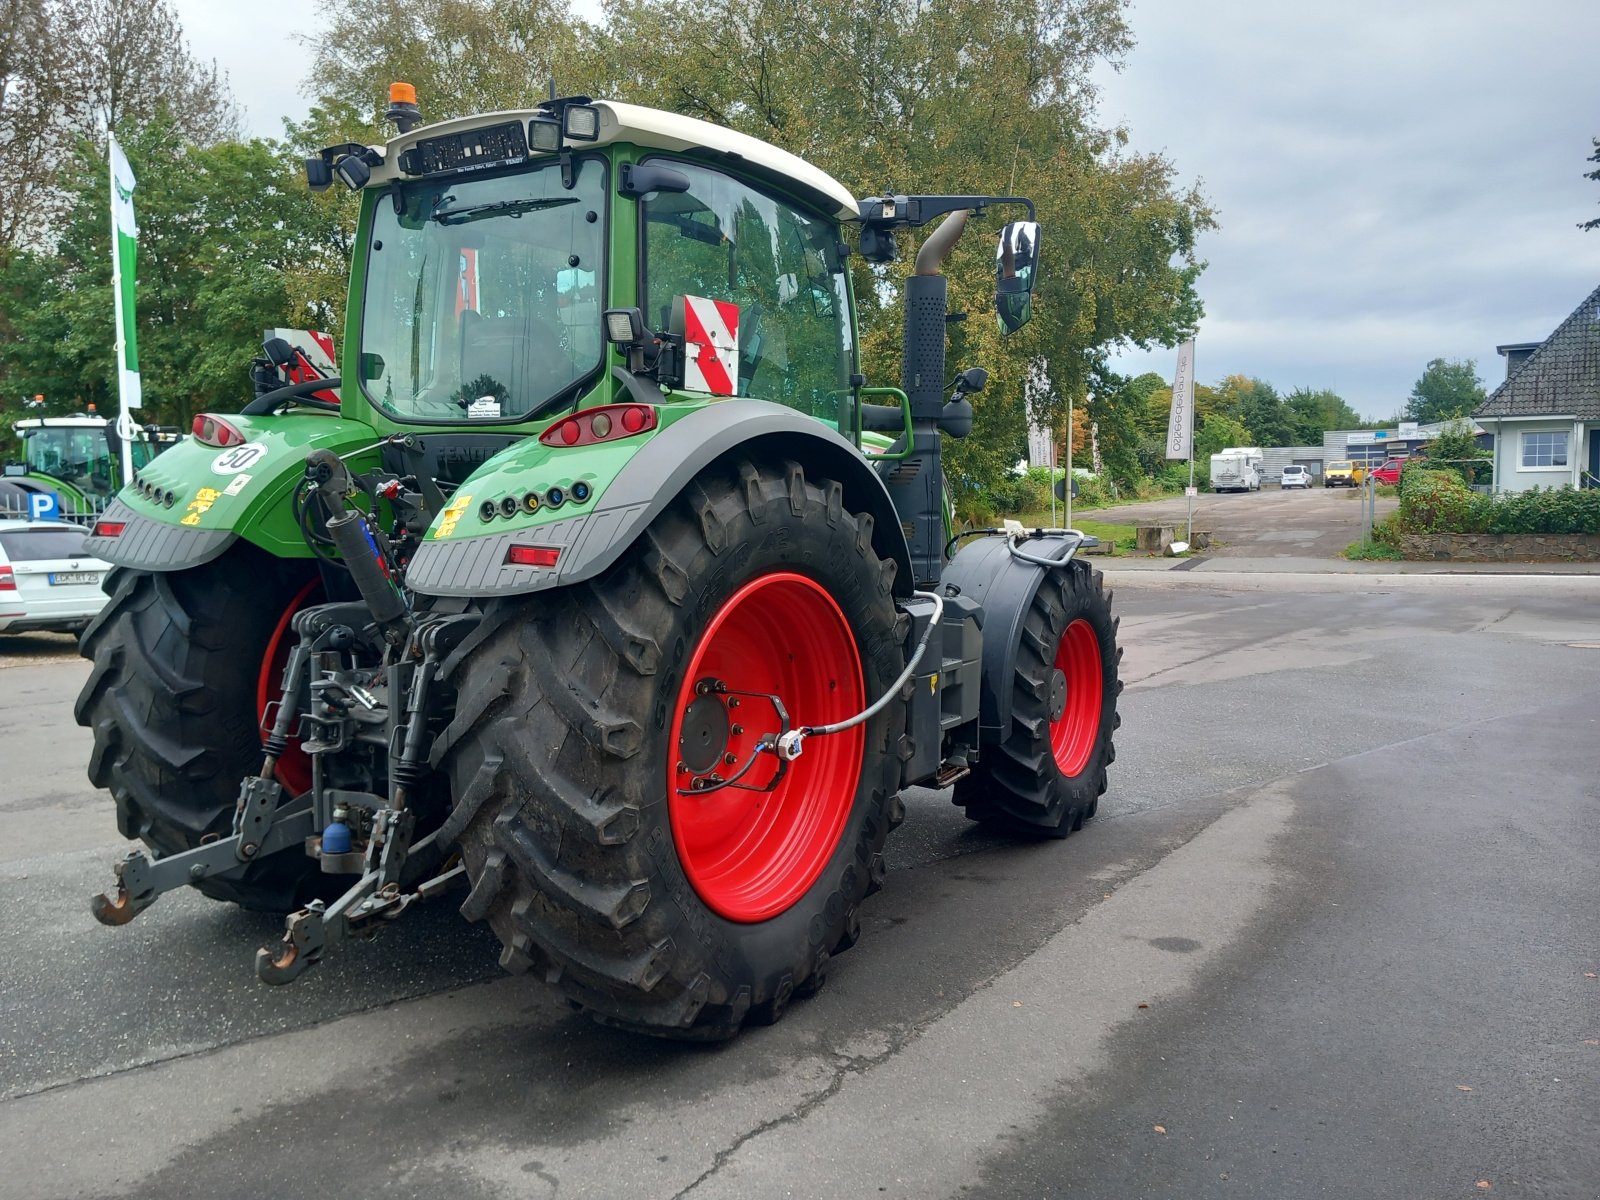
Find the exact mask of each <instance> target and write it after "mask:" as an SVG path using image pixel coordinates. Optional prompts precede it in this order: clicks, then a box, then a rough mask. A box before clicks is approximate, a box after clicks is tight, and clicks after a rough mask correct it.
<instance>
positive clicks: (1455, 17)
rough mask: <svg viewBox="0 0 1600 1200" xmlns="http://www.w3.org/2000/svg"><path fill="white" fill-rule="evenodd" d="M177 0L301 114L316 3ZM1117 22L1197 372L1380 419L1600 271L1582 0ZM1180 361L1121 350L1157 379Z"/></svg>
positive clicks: (267, 125)
mask: <svg viewBox="0 0 1600 1200" xmlns="http://www.w3.org/2000/svg"><path fill="white" fill-rule="evenodd" d="M176 7H177V9H178V12H179V14H180V16H181V17H182V18H183V22H184V26H185V29H186V30H187V32H188V35H189V38H190V41H191V43H192V45H193V46H194V49H195V50H196V52H197V53H198V54H199V55H201V56H203V57H206V58H213V57H214V58H215V59H217V61H218V62H219V63H220V64H221V65H222V66H223V68H224V69H225V70H227V72H228V73H229V76H230V77H231V80H232V83H233V87H234V91H235V93H236V94H237V95H238V97H239V99H240V101H241V102H242V103H243V104H244V105H245V106H246V108H247V110H248V118H249V126H250V129H251V131H252V132H254V133H259V134H263V135H278V134H279V133H281V129H282V127H281V122H280V118H281V116H283V115H284V114H299V113H302V112H303V111H304V109H305V107H306V100H305V98H304V97H303V96H302V95H301V94H300V92H299V90H298V89H299V84H300V77H301V74H302V68H301V67H300V65H299V64H301V63H303V62H304V59H305V53H304V51H303V50H302V49H300V48H299V47H298V46H296V45H295V44H294V43H293V42H292V41H291V40H290V34H291V33H292V32H295V31H304V32H311V31H314V30H315V28H316V12H317V5H316V4H315V3H314V2H313V0H278V2H277V3H274V4H272V5H271V6H270V8H269V9H268V10H262V9H261V7H260V6H259V4H249V5H246V4H243V3H239V2H238V0H176ZM579 7H580V11H581V10H583V9H587V8H589V7H590V5H588V4H580V5H579ZM263 11H266V12H269V13H270V18H268V19H267V20H263V17H262V14H263ZM1129 20H1130V22H1131V24H1132V27H1133V32H1134V36H1135V38H1136V40H1137V45H1136V47H1135V48H1134V50H1133V52H1132V54H1131V55H1130V56H1129V58H1128V61H1127V63H1126V65H1125V67H1124V69H1123V70H1122V71H1121V72H1120V73H1117V72H1112V71H1110V70H1106V71H1102V72H1100V74H1099V82H1100V84H1101V87H1102V94H1101V113H1102V117H1103V119H1104V120H1105V121H1106V122H1107V123H1113V122H1122V123H1124V124H1126V125H1127V126H1128V128H1129V130H1130V132H1131V134H1132V141H1131V147H1132V148H1133V149H1136V150H1141V151H1143V150H1160V151H1162V152H1164V153H1165V154H1166V155H1167V156H1168V157H1169V158H1170V159H1171V160H1172V162H1173V164H1174V165H1175V166H1176V168H1177V171H1178V176H1179V179H1180V180H1183V181H1193V180H1197V179H1198V180H1199V181H1200V182H1201V184H1202V186H1203V187H1204V190H1205V192H1206V194H1207V196H1208V197H1209V198H1210V199H1211V201H1212V203H1213V204H1214V206H1215V207H1216V208H1217V210H1218V214H1219V217H1220V220H1221V225H1222V227H1221V229H1220V230H1218V231H1216V232H1214V233H1212V234H1210V235H1208V236H1207V237H1206V238H1205V239H1204V240H1203V242H1202V243H1201V254H1202V256H1203V257H1204V258H1205V259H1206V260H1207V261H1208V262H1209V264H1210V265H1209V267H1208V268H1207V270H1206V272H1205V273H1204V274H1203V275H1202V276H1201V279H1200V291H1201V295H1202V297H1203V298H1204V300H1205V305H1206V318H1205V320H1204V322H1203V323H1202V325H1201V327H1200V334H1199V339H1198V344H1197V348H1196V376H1197V378H1198V379H1199V380H1200V381H1201V382H1205V383H1210V382H1215V381H1216V380H1218V379H1220V378H1222V377H1223V376H1225V375H1229V374H1233V373H1236V372H1238V373H1243V374H1247V375H1255V376H1258V377H1259V378H1262V379H1265V380H1268V381H1269V382H1271V383H1273V384H1274V385H1275V386H1277V387H1278V388H1279V390H1280V391H1285V392H1287V391H1288V390H1290V389H1292V388H1294V387H1296V386H1300V385H1305V386H1309V387H1328V388H1332V389H1334V390H1335V391H1337V392H1339V393H1340V394H1341V395H1342V396H1344V397H1345V398H1346V399H1347V400H1349V401H1350V402H1351V403H1352V404H1353V405H1354V406H1355V407H1356V409H1357V410H1358V411H1360V412H1362V413H1364V414H1366V415H1368V416H1371V417H1387V416H1389V415H1391V414H1393V413H1394V412H1395V411H1397V410H1398V409H1399V408H1400V407H1401V406H1402V405H1403V404H1404V401H1405V397H1406V394H1407V393H1408V392H1409V391H1410V389H1411V385H1412V383H1413V382H1415V380H1416V378H1417V376H1418V375H1420V374H1421V372H1422V369H1423V367H1424V366H1425V365H1426V363H1427V361H1428V360H1429V359H1430V358H1471V359H1475V360H1476V361H1477V364H1478V371H1479V373H1480V374H1481V375H1482V376H1483V377H1484V379H1485V380H1486V381H1487V382H1488V383H1489V385H1490V386H1491V387H1492V386H1493V385H1494V384H1495V383H1497V382H1499V380H1500V379H1501V378H1503V376H1504V362H1503V360H1502V359H1500V358H1499V357H1498V356H1497V355H1496V354H1495V349H1494V348H1495V346H1496V345H1499V344H1503V343H1506V342H1520V341H1538V340H1540V339H1542V338H1544V337H1545V335H1547V334H1548V333H1549V332H1550V331H1551V330H1552V329H1553V328H1554V327H1555V326H1556V324H1557V323H1558V322H1559V321H1561V320H1562V318H1564V317H1565V316H1566V315H1567V314H1568V313H1570V312H1571V311H1572V309H1573V308H1575V307H1576V306H1577V304H1578V302H1579V301H1580V300H1582V299H1583V298H1584V296H1586V295H1587V294H1588V293H1589V292H1590V291H1592V290H1593V289H1594V288H1595V287H1596V286H1597V285H1600V230H1596V231H1593V232H1590V233H1582V232H1580V231H1579V230H1578V229H1577V224H1578V222H1580V221H1584V220H1588V219H1589V218H1591V217H1596V216H1600V184H1597V183H1593V182H1590V181H1588V180H1585V179H1584V178H1583V173H1584V171H1585V170H1586V169H1590V166H1589V164H1585V162H1584V159H1585V158H1586V156H1587V155H1588V153H1589V152H1590V149H1591V146H1590V138H1591V137H1595V136H1600V72H1597V71H1596V69H1595V48H1596V47H1597V46H1600V3H1597V2H1596V0H1532V2H1529V0H1524V2H1523V3H1521V4H1517V5H1512V4H1508V3H1506V2H1505V0H1497V2H1494V3H1489V2H1484V0H1453V2H1442V0H1386V2H1376V0H1339V2H1338V3H1333V4H1330V3H1327V0H1321V2H1319V3H1316V4H1312V3H1304V2H1302V0H1228V2H1227V3H1225V4H1223V3H1209V4H1201V3H1195V0H1137V2H1136V3H1134V4H1133V5H1132V7H1131V9H1130V11H1129ZM1045 236H1046V238H1047V239H1048V236H1049V233H1048V231H1046V235H1045ZM1046 250H1047V252H1048V241H1047V242H1046ZM1174 358H1175V355H1174V352H1173V351H1170V350H1159V349H1158V350H1156V351H1153V352H1151V353H1149V354H1143V353H1139V352H1137V351H1135V352H1132V353H1129V354H1124V355H1122V356H1120V357H1119V359H1118V364H1119V366H1120V367H1121V369H1123V370H1124V371H1127V372H1129V373H1137V372H1140V371H1145V370H1153V371H1156V372H1157V373H1159V374H1160V375H1162V376H1163V377H1164V378H1168V379H1170V378H1171V376H1172V369H1173V364H1174Z"/></svg>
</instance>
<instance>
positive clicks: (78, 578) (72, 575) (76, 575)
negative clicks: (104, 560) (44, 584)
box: [50, 571, 100, 584]
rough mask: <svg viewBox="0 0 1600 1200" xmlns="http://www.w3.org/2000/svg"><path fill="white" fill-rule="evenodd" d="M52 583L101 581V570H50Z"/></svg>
mask: <svg viewBox="0 0 1600 1200" xmlns="http://www.w3.org/2000/svg"><path fill="white" fill-rule="evenodd" d="M50 582H51V583H52V584H68V583H99V582H100V572H99V571H52V572H50Z"/></svg>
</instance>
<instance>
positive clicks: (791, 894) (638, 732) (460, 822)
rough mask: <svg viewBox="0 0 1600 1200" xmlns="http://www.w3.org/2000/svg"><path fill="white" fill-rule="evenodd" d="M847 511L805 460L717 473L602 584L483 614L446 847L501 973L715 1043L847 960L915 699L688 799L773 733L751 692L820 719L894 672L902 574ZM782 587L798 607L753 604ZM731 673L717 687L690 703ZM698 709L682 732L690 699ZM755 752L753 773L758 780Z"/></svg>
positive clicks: (609, 1017)
mask: <svg viewBox="0 0 1600 1200" xmlns="http://www.w3.org/2000/svg"><path fill="white" fill-rule="evenodd" d="M842 494H843V493H842V489H841V487H840V486H839V484H838V483H835V482H833V481H830V480H820V479H808V478H807V477H806V474H805V472H804V470H803V469H802V468H801V467H800V466H799V465H798V464H796V463H792V462H790V463H784V464H781V465H776V464H774V465H767V464H763V465H760V466H757V465H755V464H752V463H749V462H739V463H735V464H733V465H731V466H727V467H724V468H722V469H721V470H716V469H713V470H712V471H710V472H708V473H707V474H704V475H702V476H701V477H700V478H699V479H698V480H696V481H695V482H694V483H692V484H690V485H689V487H688V488H687V489H686V490H685V492H684V493H683V494H682V495H681V496H680V497H679V498H678V499H677V500H676V501H675V502H674V503H673V504H672V505H671V506H669V508H668V509H667V511H666V512H665V513H664V514H663V515H662V516H661V517H659V518H658V519H657V520H656V521H655V523H654V524H653V525H651V527H650V529H649V530H648V531H647V532H646V533H645V535H644V536H643V537H641V538H640V539H639V540H638V542H637V543H636V544H635V545H634V546H633V547H632V548H631V549H630V550H629V551H628V552H627V553H626V554H625V555H624V557H623V558H622V559H621V560H620V561H619V562H618V563H617V564H616V565H615V566H614V567H612V568H610V569H609V570H608V571H607V572H606V573H605V574H604V575H603V576H601V577H600V578H598V579H595V580H592V581H589V582H587V583H583V584H579V585H576V586H573V587H570V588H566V589H563V590H561V591H558V592H553V593H544V594H541V595H539V596H536V597H530V598H527V599H521V598H518V599H512V600H507V601H503V602H498V603H496V604H494V605H492V606H491V607H490V609H489V610H488V612H487V614H486V616H485V619H484V625H483V627H482V629H481V630H480V631H479V633H478V634H476V635H474V640H473V641H472V642H470V643H469V644H468V646H467V647H466V648H464V650H463V651H462V652H461V658H460V661H459V662H457V663H454V664H452V665H451V667H450V674H451V677H452V678H453V679H454V680H455V681H456V688H457V692H458V695H459V697H460V699H459V700H458V702H457V709H456V714H455V717H454V719H453V720H452V722H451V724H450V726H449V727H448V728H447V729H446V730H445V731H444V732H443V733H441V734H440V736H439V738H438V740H437V743H436V749H435V752H434V759H435V761H436V762H437V763H439V764H441V766H442V769H443V770H445V771H446V772H447V773H448V775H449V778H450V783H451V794H452V797H453V798H454V803H455V808H454V810H453V812H452V813H451V815H450V817H449V819H448V820H447V821H446V823H445V828H444V830H443V832H442V834H441V838H442V839H443V840H455V839H459V844H460V847H461V852H462V858H463V861H464V862H465V864H466V868H467V874H468V877H469V879H470V880H471V883H472V891H471V894H470V895H469V896H468V897H467V899H466V901H465V903H463V905H462V909H461V911H462V913H463V915H464V916H466V917H468V919H471V920H480V919H487V920H488V922H489V924H490V926H491V927H492V928H493V929H494V931H495V933H496V934H497V935H498V936H499V938H500V941H501V943H502V945H503V946H504V952H503V953H502V955H501V958H500V961H501V964H502V965H503V966H504V967H505V968H506V969H507V970H510V971H513V972H525V971H531V972H533V973H535V974H537V975H539V976H540V977H542V978H543V979H544V980H545V981H546V982H547V983H549V984H551V985H553V986H554V987H556V988H557V989H559V990H560V991H561V993H562V994H563V995H564V996H565V997H566V998H567V999H568V1000H569V1001H570V1002H572V1003H573V1004H574V1005H575V1006H576V1007H578V1008H580V1009H585V1010H587V1011H589V1012H590V1013H591V1015H592V1016H594V1018H595V1019H597V1020H599V1021H601V1022H602V1023H605V1024H611V1025H617V1026H621V1027H624V1028H628V1029H633V1030H637V1031H641V1032H645V1033H650V1034H654V1035H659V1036H667V1037H678V1038H692V1039H700V1040H717V1039H722V1038H727V1037H731V1036H733V1035H734V1034H736V1033H737V1032H738V1031H739V1029H740V1027H741V1026H742V1025H743V1024H744V1023H745V1022H746V1021H754V1022H757V1023H761V1024H770V1023H771V1022H773V1021H776V1020H777V1019H778V1018H779V1017H781V1016H782V1015H783V1013H784V1010H785V1009H786V1007H787V1005H788V1004H789V1001H790V999H791V998H793V997H795V996H805V995H809V994H810V993H812V992H814V991H816V990H817V989H818V988H819V987H820V986H821V984H822V982H823V980H824V979H825V977H826V969H827V964H828V960H829V958H830V957H831V956H832V955H834V954H837V953H839V952H840V951H842V950H844V949H846V948H848V947H849V946H851V945H852V944H854V942H855V941H856V939H857V937H858V936H859V935H860V932H861V922H860V915H859V906H860V904H861V901H862V899H863V898H864V897H865V896H866V895H867V894H868V893H869V892H870V891H872V890H875V889H876V886H877V885H878V884H880V883H881V882H882V880H883V876H884V870H885V868H884V859H883V853H882V850H883V844H884V839H885V838H886V837H887V835H888V833H889V830H890V829H891V828H892V827H893V826H894V825H895V824H898V823H899V820H900V819H901V817H902V816H903V814H904V807H903V805H902V804H901V801H900V799H899V797H898V795H897V785H898V780H899V769H900V768H899V764H900V757H899V755H900V752H901V749H902V745H903V738H904V731H905V706H904V704H903V703H902V702H900V701H899V700H896V701H894V702H892V703H891V704H890V705H888V706H887V707H886V708H885V710H884V711H883V712H881V713H880V714H878V715H877V716H876V717H874V718H873V719H872V720H871V721H869V722H867V723H866V725H865V726H864V728H861V729H859V730H858V731H852V732H851V733H849V734H838V735H833V736H830V737H825V738H824V737H818V738H813V739H812V740H811V741H810V742H808V743H807V745H806V749H805V753H804V755H803V756H802V757H801V758H799V759H797V760H795V761H794V762H793V763H791V764H789V767H788V771H789V774H788V775H786V776H785V778H784V780H783V781H782V782H781V783H779V784H778V785H777V787H776V788H775V789H774V790H772V791H769V792H761V793H757V792H748V791H742V790H736V789H731V788H730V789H716V790H715V791H713V792H710V793H705V794H704V795H702V794H701V793H697V792H694V791H692V790H690V785H691V784H692V782H693V780H694V779H696V778H706V777H707V772H709V771H711V770H717V771H721V772H723V773H724V774H729V775H731V774H732V773H733V772H734V771H737V770H739V769H740V767H741V765H742V764H743V763H744V762H746V761H750V755H749V754H748V753H747V752H746V751H747V749H748V748H749V747H750V746H751V745H753V742H754V739H755V738H756V737H757V736H759V735H760V734H762V733H765V732H776V731H777V724H778V723H777V719H776V717H775V714H774V713H773V710H772V708H771V706H770V704H768V703H767V702H766V701H764V700H759V699H757V698H754V697H753V696H751V695H748V694H746V695H744V696H743V697H742V698H741V697H740V696H739V694H738V693H739V692H740V691H742V690H747V691H763V692H766V689H767V686H769V684H770V686H771V691H770V692H768V693H767V694H776V695H778V696H779V697H780V699H783V700H784V702H785V706H786V707H787V708H788V709H789V715H790V719H791V721H792V723H793V724H794V725H796V726H798V725H800V724H802V723H808V722H809V723H813V724H816V723H821V722H822V721H832V720H838V719H841V718H842V717H845V716H850V715H854V713H855V712H857V711H861V710H862V709H864V708H865V707H866V705H867V704H868V703H870V702H871V701H873V700H876V699H877V698H878V697H879V696H881V695H882V694H883V693H884V692H885V691H887V690H888V688H889V685H890V684H891V683H892V682H893V681H894V679H895V678H896V676H898V674H899V673H900V671H901V670H902V669H903V666H904V658H903V649H902V647H903V642H904V634H905V632H906V628H905V624H904V619H903V618H900V617H898V615H897V613H896V610H895V606H894V599H893V596H892V593H891V587H892V584H893V581H894V564H893V562H890V561H885V560H882V559H880V558H879V557H878V556H877V554H876V553H875V552H874V550H873V548H872V518H871V517H870V516H867V515H864V514H855V513H852V512H850V511H849V510H848V509H847V508H845V507H844V506H843V503H842ZM771 589H777V590H779V591H781V592H783V593H784V594H785V595H787V596H788V599H787V600H784V601H781V602H778V603H775V604H773V605H772V606H771V607H770V608H767V609H762V608H759V607H758V608H756V609H745V608H743V607H742V606H744V605H746V604H751V603H755V602H756V599H758V598H759V597H760V596H762V595H763V594H764V593H765V592H766V591H768V590H771ZM786 606H788V607H786ZM764 613H765V614H770V615H771V617H772V618H774V619H771V620H767V619H763V614H764ZM830 613H832V614H837V619H835V618H834V617H832V616H829V614H830ZM752 615H753V616H754V618H755V619H750V620H746V619H745V618H749V617H751V616H752ZM813 618H815V619H816V621H815V623H816V625H817V628H814V629H810V630H809V631H808V630H807V629H806V628H805V626H806V623H807V622H811V621H812V620H813ZM741 622H743V623H742V624H741ZM830 623H831V624H830ZM730 630H732V631H733V632H729V631H730ZM830 630H831V632H830ZM841 631H842V632H841ZM724 638H729V639H731V641H727V642H724V641H722V640H721V639H724ZM830 638H831V639H833V640H832V641H830V640H829V639H830ZM729 647H731V648H732V649H733V650H734V651H736V652H735V653H731V654H730V653H727V652H726V651H727V650H728V648H729ZM807 651H812V652H813V654H812V656H810V657H808V655H807ZM719 652H721V656H720V658H719V657H718V655H719ZM851 660H858V661H859V669H856V667H855V663H854V662H853V661H851ZM708 663H710V664H713V665H715V666H717V669H716V670H709V671H708V670H707V669H706V664H708ZM742 663H749V664H750V667H749V669H748V670H745V669H743V668H742V666H741V664H742ZM763 671H768V672H769V673H768V674H767V675H765V676H763V674H762V672H763ZM785 672H787V674H785ZM819 672H820V674H819ZM724 676H726V679H725V682H726V683H727V686H728V688H729V689H730V690H729V691H728V692H726V693H715V692H714V689H708V691H710V692H711V693H712V694H707V692H697V691H696V684H697V683H702V682H704V681H706V680H710V679H714V678H715V679H722V678H724ZM763 678H764V679H766V680H768V681H769V684H763V685H761V686H759V687H752V686H750V680H752V679H754V680H761V679H763ZM834 691H837V693H838V696H837V700H836V701H835V700H834V699H832V698H831V696H832V693H833V692H834ZM713 695H714V697H715V698H714V699H713ZM723 697H726V698H723ZM824 697H828V699H827V700H824V699H823V698H824ZM862 698H864V700H863V699H862ZM702 699H703V700H705V701H706V703H705V704H704V706H703V707H699V708H698V713H697V722H698V723H695V724H694V728H693V731H692V732H691V721H690V720H689V710H688V709H687V708H686V706H685V701H686V700H690V701H691V703H693V704H695V705H697V706H699V705H700V704H701V700H702ZM734 700H738V701H739V705H738V707H737V708H735V707H734V704H733V701H734ZM830 705H831V707H830ZM802 707H804V708H806V709H810V710H815V709H823V710H824V711H820V712H819V711H799V710H800V709H801V708H802ZM675 734H676V735H677V736H676V737H675V736H674V735H675ZM724 738H728V739H732V740H723V739H724ZM739 739H742V740H739ZM829 743H834V745H832V746H830V745H829ZM735 751H737V752H736V753H735ZM725 753H733V757H734V759H735V761H734V763H732V764H727V763H726V760H725V758H724V754H725ZM765 758H766V756H761V757H759V758H757V759H756V760H755V761H756V763H757V765H756V766H755V767H754V768H753V769H752V773H751V774H750V775H748V776H746V779H747V780H751V781H757V782H765V781H766V779H765V778H764V774H763V773H765V774H766V775H770V768H769V767H768V763H767V761H764V760H765ZM829 764H831V765H829ZM808 772H809V774H808ZM817 797H820V799H817ZM702 805H703V806H704V808H701V807H697V806H702ZM791 814H799V815H798V816H795V815H791ZM807 814H809V815H807ZM813 817H814V818H815V819H814V820H813V819H812V818H813ZM772 831H777V832H776V833H772ZM769 833H771V837H770V838H769ZM769 842H770V846H771V848H772V849H771V853H770V854H766V851H765V850H763V849H760V848H761V847H766V846H768V844H769ZM747 845H749V846H754V847H757V849H753V850H751V851H749V853H748V855H747V856H746V857H744V858H741V855H745V854H746V852H745V850H744V849H743V848H744V847H745V846H747ZM730 847H732V849H729V848H730ZM763 854H766V857H762V856H763Z"/></svg>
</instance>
